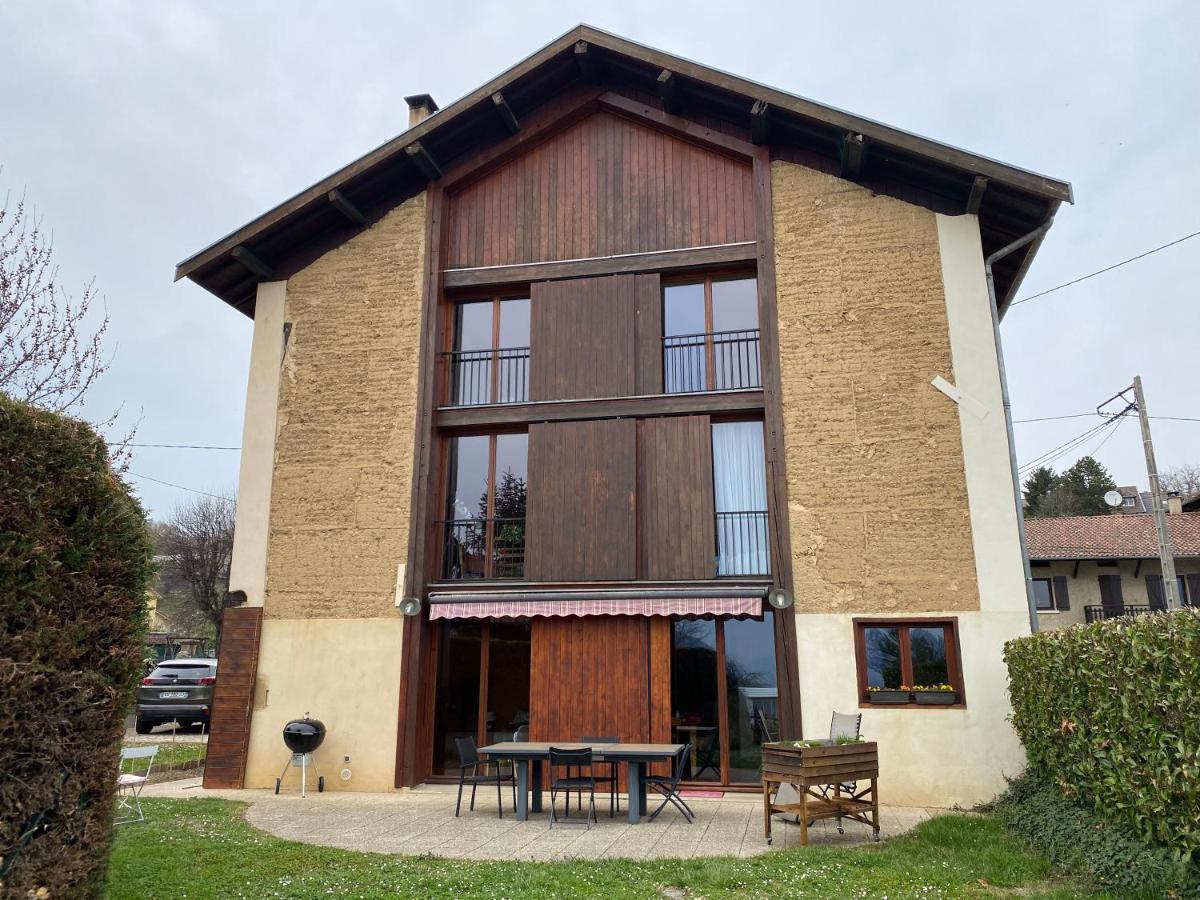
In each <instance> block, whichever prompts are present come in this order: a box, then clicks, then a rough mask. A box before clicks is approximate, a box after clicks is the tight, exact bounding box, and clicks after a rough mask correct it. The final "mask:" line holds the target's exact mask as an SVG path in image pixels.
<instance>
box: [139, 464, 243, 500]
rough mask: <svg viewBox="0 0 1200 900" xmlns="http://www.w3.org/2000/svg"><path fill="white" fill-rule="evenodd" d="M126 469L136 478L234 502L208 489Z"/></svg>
mask: <svg viewBox="0 0 1200 900" xmlns="http://www.w3.org/2000/svg"><path fill="white" fill-rule="evenodd" d="M126 471H127V472H129V474H130V475H133V476H134V477H135V478H144V479H145V480H146V481H153V482H154V483H155V484H163V485H166V486H167V487H173V488H178V489H179V490H181V491H190V492H191V493H193V494H203V495H204V496H205V497H213V498H215V499H217V500H224V501H225V502H226V503H232V502H233V501H232V500H230V499H229V498H228V497H222V496H221V495H220V494H210V493H209V492H208V491H199V490H196V488H190V487H188V486H187V485H183V484H175V483H174V482H173V481H163V480H162V479H161V478H153V477H151V476H149V475H143V474H142V473H140V472H135V471H133V470H132V469H127V470H126Z"/></svg>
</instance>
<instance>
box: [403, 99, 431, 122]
mask: <svg viewBox="0 0 1200 900" xmlns="http://www.w3.org/2000/svg"><path fill="white" fill-rule="evenodd" d="M404 102H405V103H407V104H408V127H409V128H412V127H413V126H414V125H416V124H417V123H418V122H424V121H425V120H426V119H428V118H429V117H430V116H432V115H433V114H434V113H435V112H437V111H438V105H437V103H436V102H435V101H434V99H433V98H432V97H430V96H429V95H428V94H413V95H412V96H411V97H405V98H404Z"/></svg>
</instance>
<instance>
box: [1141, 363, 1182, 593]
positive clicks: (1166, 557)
mask: <svg viewBox="0 0 1200 900" xmlns="http://www.w3.org/2000/svg"><path fill="white" fill-rule="evenodd" d="M1133 402H1134V405H1135V406H1137V411H1138V418H1139V419H1141V422H1142V446H1143V448H1145V450H1146V474H1147V475H1149V476H1150V497H1151V499H1152V502H1153V503H1154V525H1155V528H1157V530H1158V555H1159V558H1160V559H1161V560H1162V577H1163V589H1164V591H1165V592H1166V597H1167V609H1168V610H1172V609H1179V605H1180V604H1179V582H1178V581H1177V580H1176V578H1175V557H1174V555H1173V554H1172V553H1171V534H1170V532H1169V531H1167V511H1166V509H1164V508H1163V496H1162V487H1161V486H1160V485H1159V483H1158V466H1157V465H1156V464H1155V462H1154V441H1153V440H1152V439H1151V437H1150V417H1149V416H1148V415H1147V413H1146V395H1145V394H1143V393H1142V376H1141V375H1137V376H1135V377H1134V379H1133Z"/></svg>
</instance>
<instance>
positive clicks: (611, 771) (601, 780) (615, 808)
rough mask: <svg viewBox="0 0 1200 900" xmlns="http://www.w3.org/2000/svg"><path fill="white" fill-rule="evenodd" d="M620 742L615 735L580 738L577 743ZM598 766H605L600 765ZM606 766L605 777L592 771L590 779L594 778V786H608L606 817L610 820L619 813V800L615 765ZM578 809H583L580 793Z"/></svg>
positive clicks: (610, 763)
mask: <svg viewBox="0 0 1200 900" xmlns="http://www.w3.org/2000/svg"><path fill="white" fill-rule="evenodd" d="M620 742H621V739H620V738H619V737H617V736H616V735H612V736H609V737H595V736H594V735H593V736H591V737H581V738H580V739H579V743H581V744H618V743H620ZM600 765H605V764H604V763H601V764H600ZM607 765H608V774H607V775H596V774H595V772H594V771H593V773H592V777H593V778H595V780H596V784H598V785H600V786H604V785H608V817H609V818H610V819H611V818H613V816H614V815H615V813H616V812H620V811H621V798H620V796H619V795H618V794H617V783H618V782H617V764H616V763H615V762H609V763H607ZM579 808H580V809H583V794H582V793H581V794H580V795H579Z"/></svg>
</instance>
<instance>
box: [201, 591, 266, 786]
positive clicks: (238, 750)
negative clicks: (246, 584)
mask: <svg viewBox="0 0 1200 900" xmlns="http://www.w3.org/2000/svg"><path fill="white" fill-rule="evenodd" d="M262 620H263V610H262V607H261V606H236V607H233V608H231V609H227V610H225V612H223V613H222V614H221V646H220V647H219V648H218V654H217V668H218V671H219V672H220V675H221V677H220V678H218V679H217V683H216V686H215V687H214V688H213V708H212V713H211V715H210V726H211V727H210V731H211V736H210V737H209V740H208V758H207V760H206V762H205V764H204V786H205V787H206V788H240V787H241V786H242V779H243V776H244V775H245V772H246V753H247V751H248V749H249V746H250V713H251V710H252V708H253V706H254V680H255V678H256V676H257V673H258V648H259V642H260V640H261V637H262Z"/></svg>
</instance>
